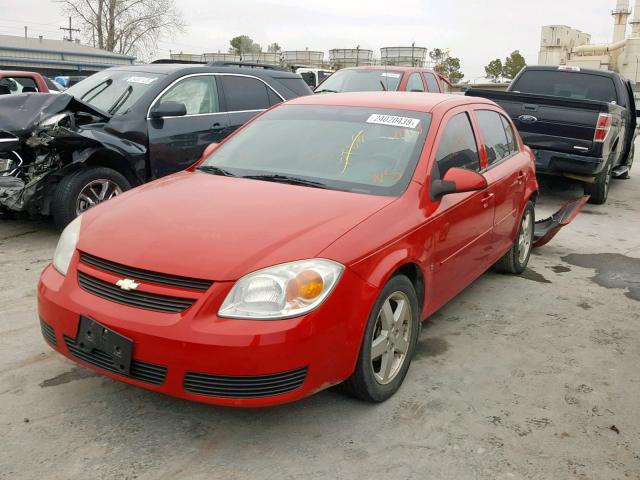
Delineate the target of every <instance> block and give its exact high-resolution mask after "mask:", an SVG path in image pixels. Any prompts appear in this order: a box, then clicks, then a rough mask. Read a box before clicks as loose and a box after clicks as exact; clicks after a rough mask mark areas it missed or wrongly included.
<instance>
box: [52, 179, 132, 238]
mask: <svg viewBox="0 0 640 480" xmlns="http://www.w3.org/2000/svg"><path fill="white" fill-rule="evenodd" d="M105 184H106V185H108V187H107V188H106V189H105V190H104V193H103V190H102V189H103V186H104V185H105ZM130 188H131V184H130V183H129V181H128V180H127V179H126V178H125V177H124V175H122V174H121V173H119V172H116V171H115V170H112V169H111V168H106V167H87V168H82V169H80V170H77V171H75V172H73V173H71V174H69V175H67V176H66V177H64V178H62V180H60V183H58V185H57V187H56V189H55V191H54V193H53V199H52V200H51V215H52V216H53V221H54V223H55V225H56V226H57V227H58V228H60V229H62V228H64V227H66V226H67V225H68V224H69V223H70V222H71V221H72V220H73V219H74V218H76V217H77V216H78V215H79V213H82V212H83V211H85V210H88V209H89V208H91V207H92V206H94V205H97V204H98V203H102V202H103V201H105V200H108V199H109V198H112V197H114V196H116V195H119V194H120V193H122V192H124V191H126V190H129V189H130ZM81 194H82V197H81ZM101 194H102V195H101Z"/></svg>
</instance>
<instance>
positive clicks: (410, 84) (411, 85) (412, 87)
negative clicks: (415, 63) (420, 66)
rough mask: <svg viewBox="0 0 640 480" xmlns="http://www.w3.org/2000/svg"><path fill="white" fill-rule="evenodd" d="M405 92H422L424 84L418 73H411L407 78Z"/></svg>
mask: <svg viewBox="0 0 640 480" xmlns="http://www.w3.org/2000/svg"><path fill="white" fill-rule="evenodd" d="M407 92H424V85H423V84H422V79H421V78H420V74H419V73H412V74H411V75H409V80H407Z"/></svg>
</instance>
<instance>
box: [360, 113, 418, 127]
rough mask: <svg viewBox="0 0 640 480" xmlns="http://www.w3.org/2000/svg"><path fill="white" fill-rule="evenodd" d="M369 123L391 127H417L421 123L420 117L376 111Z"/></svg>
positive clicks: (368, 120)
mask: <svg viewBox="0 0 640 480" xmlns="http://www.w3.org/2000/svg"><path fill="white" fill-rule="evenodd" d="M367 123H377V124H379V125H389V126H391V127H405V128H416V127H417V126H418V125H419V124H420V119H418V118H409V117H397V116H395V115H384V114H381V113H374V114H373V115H371V116H370V117H369V118H368V119H367Z"/></svg>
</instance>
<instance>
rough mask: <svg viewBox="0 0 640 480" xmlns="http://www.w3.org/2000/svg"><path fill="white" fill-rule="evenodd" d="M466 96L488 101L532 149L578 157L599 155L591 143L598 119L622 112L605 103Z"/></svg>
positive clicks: (525, 96) (489, 92) (507, 94)
mask: <svg viewBox="0 0 640 480" xmlns="http://www.w3.org/2000/svg"><path fill="white" fill-rule="evenodd" d="M466 95H468V96H478V97H483V98H488V99H490V100H493V101H494V102H496V103H497V104H499V105H500V106H501V107H502V108H504V109H505V110H506V112H507V113H508V114H509V116H510V117H511V119H512V120H513V122H514V123H515V125H516V127H517V128H518V130H519V131H520V135H521V136H522V140H523V142H524V143H525V144H526V145H528V146H530V147H531V148H532V149H534V150H536V149H541V150H552V151H556V152H565V153H571V154H578V155H592V156H597V155H599V154H600V152H601V149H602V145H601V144H597V143H594V142H593V137H594V133H595V128H596V123H597V121H598V116H599V115H600V113H607V112H610V111H611V109H612V108H619V109H620V110H621V111H622V110H623V109H622V107H619V106H617V105H613V104H608V103H605V102H598V101H592V100H582V99H581V100H577V101H573V100H572V99H568V98H562V97H554V96H549V95H533V94H523V93H518V92H496V91H492V90H474V89H471V90H468V91H467V92H466Z"/></svg>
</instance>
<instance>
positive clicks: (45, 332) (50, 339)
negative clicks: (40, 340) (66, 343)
mask: <svg viewBox="0 0 640 480" xmlns="http://www.w3.org/2000/svg"><path fill="white" fill-rule="evenodd" d="M40 330H42V336H43V337H44V339H45V340H46V341H47V343H49V345H51V346H52V347H55V346H56V345H58V340H56V332H55V331H54V330H53V327H52V326H51V325H47V324H46V323H44V322H43V321H42V319H40Z"/></svg>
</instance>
